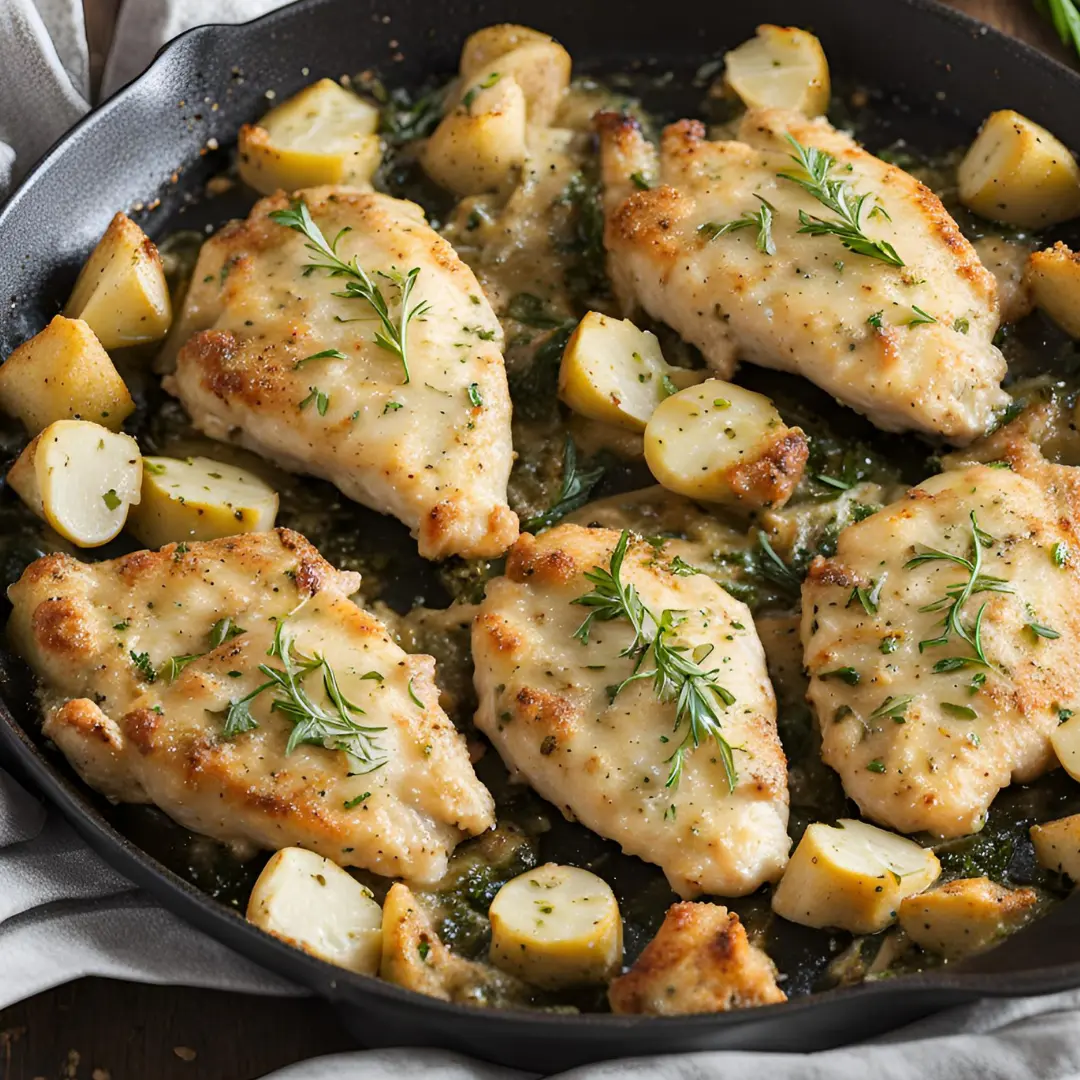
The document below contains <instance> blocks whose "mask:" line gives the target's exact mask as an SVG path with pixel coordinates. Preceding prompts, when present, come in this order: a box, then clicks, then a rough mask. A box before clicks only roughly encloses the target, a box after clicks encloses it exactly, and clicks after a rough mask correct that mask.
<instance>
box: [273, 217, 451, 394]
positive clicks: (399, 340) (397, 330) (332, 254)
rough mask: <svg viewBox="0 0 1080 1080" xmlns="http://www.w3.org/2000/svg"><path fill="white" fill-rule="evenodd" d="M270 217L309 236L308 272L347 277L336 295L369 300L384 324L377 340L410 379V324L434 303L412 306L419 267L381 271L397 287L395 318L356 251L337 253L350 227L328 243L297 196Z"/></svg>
mask: <svg viewBox="0 0 1080 1080" xmlns="http://www.w3.org/2000/svg"><path fill="white" fill-rule="evenodd" d="M270 220H271V221H273V222H274V223H275V224H277V225H282V226H284V227H285V228H287V229H292V230H293V231H294V232H298V233H300V234H301V235H302V236H303V237H304V238H305V239H306V240H307V243H306V244H305V245H304V246H305V247H306V248H307V249H308V251H310V252H311V253H312V254H313V255H314V256H315V258H314V259H312V260H311V261H310V262H309V263H308V264H307V266H306V267H305V268H304V274H305V276H306V275H308V274H312V273H314V272H315V271H316V270H325V271H326V272H327V273H328V274H329V275H330V276H331V277H340V278H346V279H347V280H346V281H345V287H344V288H343V289H342V290H341V291H340V292H336V293H334V295H335V296H341V297H344V298H345V299H347V300H366V301H367V303H368V304H369V305H370V306H371V308H372V310H373V311H374V312H375V315H376V317H377V318H378V320H379V323H380V324H381V329H380V330H378V331H377V332H376V334H375V343H376V344H377V345H379V346H380V347H381V348H383V349H385V350H386V351H387V352H390V353H393V354H394V355H395V356H396V357H397V358H398V359H399V360H400V361H401V367H402V371H403V372H404V376H405V378H404V380H403V381H404V382H406V383H407V382H409V379H410V373H409V352H408V334H409V324H410V323H411V322H412V321H413V319H416V318H420V317H421V316H423V315H426V314H427V313H428V312H429V311H430V310H431V305H430V304H429V303H427V301H422V302H421V303H419V304H414V305H412V306H410V304H409V300H410V298H411V296H412V291H413V288H414V287H415V285H416V279H417V278H418V277H419V276H420V267H418V266H414V267H413V268H412V269H411V270H410V271H409V272H408V273H406V274H402V273H401V272H400V271H398V270H386V271H383V270H380V271H378V276H379V277H381V278H383V279H384V280H386V281H388V282H390V284H392V285H393V286H395V287H396V288H397V290H398V313H397V317H396V318H394V317H392V316H391V314H390V307H389V304H388V303H387V301H386V297H385V296H384V295H383V291H382V289H381V288H380V287H379V285H378V284H377V283H376V282H375V280H374V279H373V278H372V277H371V275H369V274H368V273H367V272H366V271H365V270H364V269H363V267H361V266H360V264H359V263H358V262H357V260H356V256H355V255H354V256H353V258H352V259H351V260H350V261H349V262H346V261H345V260H344V259H342V258H341V257H340V256H339V255H338V253H337V248H338V244H339V243H340V242H341V238H342V237H343V236H344V235H345V234H346V233H348V232H349V231H350V229H349V227H348V226H346V227H345V228H344V229H342V230H341V231H340V232H339V233H338V234H337V236H335V237H334V239H333V242H332V243H328V242H327V240H326V237H325V236H324V235H323V232H322V229H320V228H319V226H318V225H317V224H316V223H315V221H314V219H313V218H312V216H311V212H310V211H309V210H308V207H307V203H305V202H304V200H303V199H295V200H294V201H293V203H292V205H291V206H290V207H289V209H288V210H275V211H273V212H272V213H271V214H270ZM307 359H313V358H312V357H308V358H307Z"/></svg>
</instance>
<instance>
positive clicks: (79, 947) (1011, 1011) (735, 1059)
mask: <svg viewBox="0 0 1080 1080" xmlns="http://www.w3.org/2000/svg"><path fill="white" fill-rule="evenodd" d="M279 2H280V0H126V2H125V3H124V5H123V7H122V10H121V13H120V17H119V22H118V25H117V31H116V35H115V39H114V44H113V49H112V53H111V55H110V57H109V59H108V62H107V64H106V67H105V77H104V86H103V90H104V92H105V93H110V92H111V91H112V90H114V89H116V88H118V87H119V86H121V85H123V83H125V82H127V81H128V80H129V79H131V78H133V77H134V76H135V75H136V74H137V73H138V72H139V71H140V70H142V68H143V67H144V66H145V65H146V64H147V63H148V62H149V61H150V59H151V58H152V57H153V55H154V53H155V52H156V51H157V49H158V48H159V47H160V46H161V45H162V44H163V43H164V42H165V41H167V40H168V39H169V38H171V37H173V36H175V35H176V34H178V33H180V32H181V31H182V30H186V29H188V28H189V27H191V26H195V25H198V24H199V23H203V22H210V21H214V22H239V21H241V20H243V19H250V18H254V17H255V16H257V15H260V14H262V13H263V12H265V11H268V10H270V9H271V8H274V7H277V6H279ZM88 69H89V65H88V58H87V49H86V42H85V36H84V29H83V22H82V4H81V0H36V2H35V0H0V198H2V197H3V194H4V192H5V189H6V187H7V186H8V185H9V184H10V183H12V182H13V181H16V180H17V179H18V178H19V177H20V176H22V175H24V174H25V173H26V171H27V170H28V169H29V168H30V166H31V165H32V164H33V163H34V161H35V160H36V159H37V158H38V157H40V156H41V154H42V153H44V152H45V150H47V149H48V148H49V146H50V145H52V143H53V142H54V141H55V140H56V139H57V138H58V137H59V136H60V135H61V134H62V133H63V132H64V131H65V130H66V129H67V128H68V127H70V126H71V125H72V124H73V123H74V122H75V121H76V120H77V119H78V118H79V117H80V116H81V115H82V114H83V113H84V112H85V111H86V109H87V107H88V106H87V102H88V100H89V78H88ZM0 257H2V253H0ZM83 975H105V976H111V977H113V978H122V979H131V980H134V981H141V982H150V983H173V984H185V985H193V986H207V987H214V988H217V989H223V990H242V991H249V992H257V993H268V994H296V993H300V992H301V991H300V990H298V989H297V988H296V987H293V986H291V985H290V984H288V983H286V982H285V981H284V980H282V979H281V978H279V977H278V976H276V975H273V974H271V973H269V972H266V971H263V970H262V969H260V968H258V967H256V966H255V965H253V964H251V963H249V962H248V961H246V960H244V959H242V958H241V957H239V956H237V955H236V954H235V953H233V952H232V951H231V950H229V949H227V948H225V947H224V946H222V945H219V944H218V943H217V942H215V941H212V940H211V939H209V938H207V937H205V936H204V935H203V934H201V933H199V932H198V931H196V930H194V929H192V928H190V927H188V926H186V925H185V924H184V923H182V922H180V920H178V919H176V918H175V917H174V916H172V915H170V914H169V913H168V912H166V911H164V910H163V909H162V908H161V907H160V906H159V905H158V904H157V903H156V902H155V901H153V900H152V899H150V898H149V897H147V896H145V895H144V894H142V893H141V892H139V891H138V890H136V889H135V888H134V886H132V885H131V884H130V882H127V881H125V880H124V879H123V878H122V877H120V876H119V875H118V874H116V873H115V872H114V871H112V870H110V869H109V868H108V867H107V866H106V865H105V864H104V863H103V862H102V861H101V860H100V859H99V858H98V857H97V856H96V855H94V854H93V853H92V852H91V851H89V849H87V848H86V846H85V845H84V844H83V843H82V842H81V841H80V840H79V839H78V838H77V836H76V835H75V833H74V832H73V831H72V830H71V829H70V828H69V826H67V825H66V824H65V823H64V822H63V821H62V820H61V819H60V817H59V815H58V814H57V813H56V811H54V810H47V809H46V808H45V807H44V805H43V804H42V803H41V802H40V801H39V800H37V799H36V798H34V797H32V796H31V795H30V794H28V793H27V792H26V791H25V790H24V789H23V788H22V787H20V786H19V785H18V784H17V783H16V782H15V781H14V780H13V779H12V778H11V776H10V775H9V774H7V773H5V772H4V771H3V769H2V768H0V1008H2V1007H4V1006H5V1005H9V1004H11V1003H12V1002H15V1001H19V1000H21V999H22V998H24V997H28V996H29V995H31V994H34V993H37V992H39V991H41V990H44V989H47V988H48V987H51V986H55V985H58V984H60V983H63V982H66V981H68V980H70V979H75V978H79V977H80V976H83ZM900 1044H902V1045H900ZM530 1075H531V1074H526V1073H522V1072H518V1071H515V1070H511V1069H502V1068H498V1067H497V1066H492V1065H486V1064H482V1063H480V1062H475V1061H470V1060H469V1059H467V1058H463V1057H461V1056H460V1055H456V1054H450V1053H443V1052H440V1051H435V1050H410V1049H399V1050H378V1051H362V1052H357V1053H354V1054H339V1055H334V1056H332V1057H325V1058H317V1059H314V1060H312V1061H308V1062H301V1063H299V1064H297V1065H293V1066H290V1067H289V1068H287V1069H284V1070H282V1071H280V1072H276V1073H274V1074H273V1076H274V1078H275V1080H399V1078H400V1077H402V1076H405V1077H408V1078H409V1080H528V1078H529V1077H530ZM616 1076H618V1077H620V1078H624V1080H635V1078H641V1080H646V1078H650V1080H652V1078H655V1080H705V1078H706V1077H719V1076H731V1077H742V1076H753V1077H754V1078H755V1080H866V1078H867V1077H869V1076H872V1077H873V1078H874V1080H915V1078H920V1080H1022V1078H1028V1077H1033V1078H1038V1080H1074V1078H1075V1080H1080V991H1074V992H1070V993H1066V994H1059V995H1055V996H1051V997H1042V998H1019V999H1012V1000H1004V1001H988V1002H982V1003H979V1004H976V1005H972V1006H968V1007H965V1008H960V1009H954V1010H950V1011H948V1012H945V1013H941V1014H939V1015H938V1016H935V1017H933V1018H931V1019H929V1020H925V1021H922V1022H920V1023H918V1024H913V1025H911V1026H910V1027H908V1028H905V1029H903V1030H901V1031H899V1032H895V1033H893V1034H892V1035H889V1036H885V1037H883V1038H880V1039H877V1040H874V1041H872V1042H868V1043H862V1044H857V1045H855V1046H852V1047H847V1048H845V1049H841V1050H832V1051H828V1052H824V1053H819V1054H809V1055H801V1054H769V1053H742V1052H737V1051H724V1052H716V1053H694V1054H685V1055H670V1056H666V1057H663V1058H641V1059H636V1060H626V1061H618V1062H609V1063H607V1064H604V1065H595V1066H591V1067H586V1068H582V1069H576V1070H573V1071H571V1072H569V1073H565V1074H563V1075H562V1080H606V1078H609V1077H616Z"/></svg>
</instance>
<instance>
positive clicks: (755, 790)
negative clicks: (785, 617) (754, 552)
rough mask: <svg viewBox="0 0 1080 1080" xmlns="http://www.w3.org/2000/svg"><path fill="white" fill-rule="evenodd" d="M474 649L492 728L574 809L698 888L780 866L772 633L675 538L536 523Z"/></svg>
mask: <svg viewBox="0 0 1080 1080" xmlns="http://www.w3.org/2000/svg"><path fill="white" fill-rule="evenodd" d="M635 626H636V627H638V628H639V632H636V631H635ZM473 657H474V660H475V663H476V676H475V678H476V688H477V693H478V695H479V710H478V712H477V714H476V723H477V726H478V727H479V728H480V729H481V730H482V731H483V732H484V733H485V734H486V735H487V736H488V737H489V738H490V739H491V740H492V742H493V743H494V744H495V747H496V749H497V750H498V751H499V753H500V754H501V755H502V757H503V760H504V761H505V762H506V763H507V765H508V766H509V767H510V769H511V770H512V772H513V773H515V774H516V775H518V776H519V777H520V778H522V779H524V780H526V781H528V783H529V784H530V785H531V786H532V787H533V788H535V789H536V791H537V792H539V793H540V794H541V795H542V796H543V797H544V798H546V799H548V800H549V801H550V802H552V803H554V804H555V805H556V806H557V807H558V808H559V809H560V810H561V811H562V812H563V814H564V815H565V816H566V817H568V818H570V819H572V820H573V819H576V820H578V821H580V822H581V823H582V824H583V825H585V826H586V827H587V828H589V829H592V830H593V831H594V832H596V833H599V834H600V835H601V836H606V837H609V838H610V839H612V840H616V841H617V842H618V843H619V844H621V845H622V847H623V849H624V850H625V851H627V852H629V853H630V854H632V855H638V856H640V857H641V858H643V859H645V860H647V861H649V862H653V863H657V864H658V865H659V866H660V867H661V869H662V870H663V871H664V873H665V875H666V876H667V878H668V881H670V882H671V885H672V888H674V889H675V891H676V892H678V893H679V894H680V895H681V896H684V897H691V896H696V895H698V894H699V893H714V894H718V895H721V896H739V895H743V894H745V893H750V892H753V891H754V890H755V889H756V888H757V887H758V886H759V885H761V884H762V883H763V882H765V881H773V880H775V879H776V878H777V877H779V875H780V873H781V872H782V870H783V868H784V865H785V863H786V862H787V854H788V848H789V846H790V842H789V840H788V836H787V831H786V829H787V819H788V795H787V768H786V762H785V760H784V752H783V750H782V749H781V747H780V741H779V739H778V738H777V734H776V702H775V699H774V697H773V691H772V686H771V685H770V684H769V679H768V675H767V674H766V671H765V655H764V653H763V652H762V648H761V643H760V642H759V641H758V638H757V634H756V633H755V632H754V624H753V622H752V620H751V618H750V613H749V610H748V609H747V607H746V606H745V605H744V604H742V603H741V602H740V601H738V600H736V599H734V597H732V596H730V595H729V594H728V593H726V592H725V591H724V590H723V589H722V588H721V587H720V586H719V585H717V584H716V582H714V581H712V580H711V579H710V578H708V577H707V576H706V575H704V574H701V573H696V572H695V571H694V568H693V567H690V566H688V565H686V564H685V563H684V562H677V561H676V560H675V557H674V555H673V553H672V552H670V551H669V550H668V547H667V545H666V544H664V543H660V544H658V545H654V544H652V543H649V542H647V541H645V540H640V539H634V540H631V539H630V534H629V533H626V532H624V533H622V534H621V535H620V533H618V532H614V531H612V530H610V529H587V528H581V527H580V526H577V525H559V526H557V527H556V528H554V529H551V530H549V531H547V532H545V533H543V534H542V535H541V536H539V537H533V536H531V535H529V534H524V535H523V536H522V537H521V538H520V539H519V540H518V542H517V543H516V544H515V545H514V547H513V548H512V549H511V551H510V554H509V556H508V559H507V564H506V576H505V577H501V578H496V579H495V580H493V581H490V582H488V586H487V595H486V598H485V600H484V602H483V604H482V605H481V607H480V611H479V614H478V615H477V618H476V621H475V623H474V624H473ZM656 671H659V672H660V677H659V679H660V681H661V682H662V685H659V686H658V684H657V683H658V678H657V676H654V675H653V673H654V672H656ZM635 672H636V673H637V675H638V678H637V679H632V676H633V675H634V674H635ZM676 699H679V704H677V703H676ZM695 739H696V741H697V743H698V745H697V746H695V745H694V743H695Z"/></svg>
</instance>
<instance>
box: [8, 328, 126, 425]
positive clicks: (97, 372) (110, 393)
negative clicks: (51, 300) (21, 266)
mask: <svg viewBox="0 0 1080 1080" xmlns="http://www.w3.org/2000/svg"><path fill="white" fill-rule="evenodd" d="M0 408H2V409H3V410H4V412H7V413H11V415H12V416H16V417H18V418H19V419H20V420H21V421H22V422H23V424H24V426H25V427H26V430H27V431H28V432H29V433H30V434H31V435H36V434H37V433H38V432H39V431H41V430H43V429H44V428H46V427H48V426H49V424H51V423H52V422H53V421H54V420H92V421H93V422H94V423H97V424H101V425H102V426H103V427H107V428H109V429H110V430H111V431H119V430H120V426H121V425H122V424H123V422H124V421H125V420H126V419H127V418H128V417H129V416H130V415H131V414H132V413H133V412H134V411H135V402H134V401H132V400H131V394H129V393H128V388H127V386H125V385H124V380H123V379H122V378H120V373H119V372H118V371H117V370H116V368H115V367H114V366H113V362H112V360H110V359H109V354H108V353H107V352H106V351H105V350H104V349H103V348H102V347H101V342H100V341H98V339H97V338H96V337H95V336H94V332H93V330H91V329H90V327H89V326H88V325H87V324H86V323H85V322H83V321H82V320H81V319H67V318H65V317H64V316H63V315H57V316H56V317H55V318H54V319H53V320H52V322H51V323H49V325H48V326H46V327H45V329H44V330H42V331H41V333H40V334H36V335H35V336H34V337H32V338H31V339H30V340H29V341H27V342H24V343H23V344H22V345H20V346H19V347H18V348H17V349H16V350H15V351H14V352H13V353H12V354H11V355H10V356H9V357H8V358H7V360H6V361H5V362H4V365H3V366H2V367H0Z"/></svg>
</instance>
